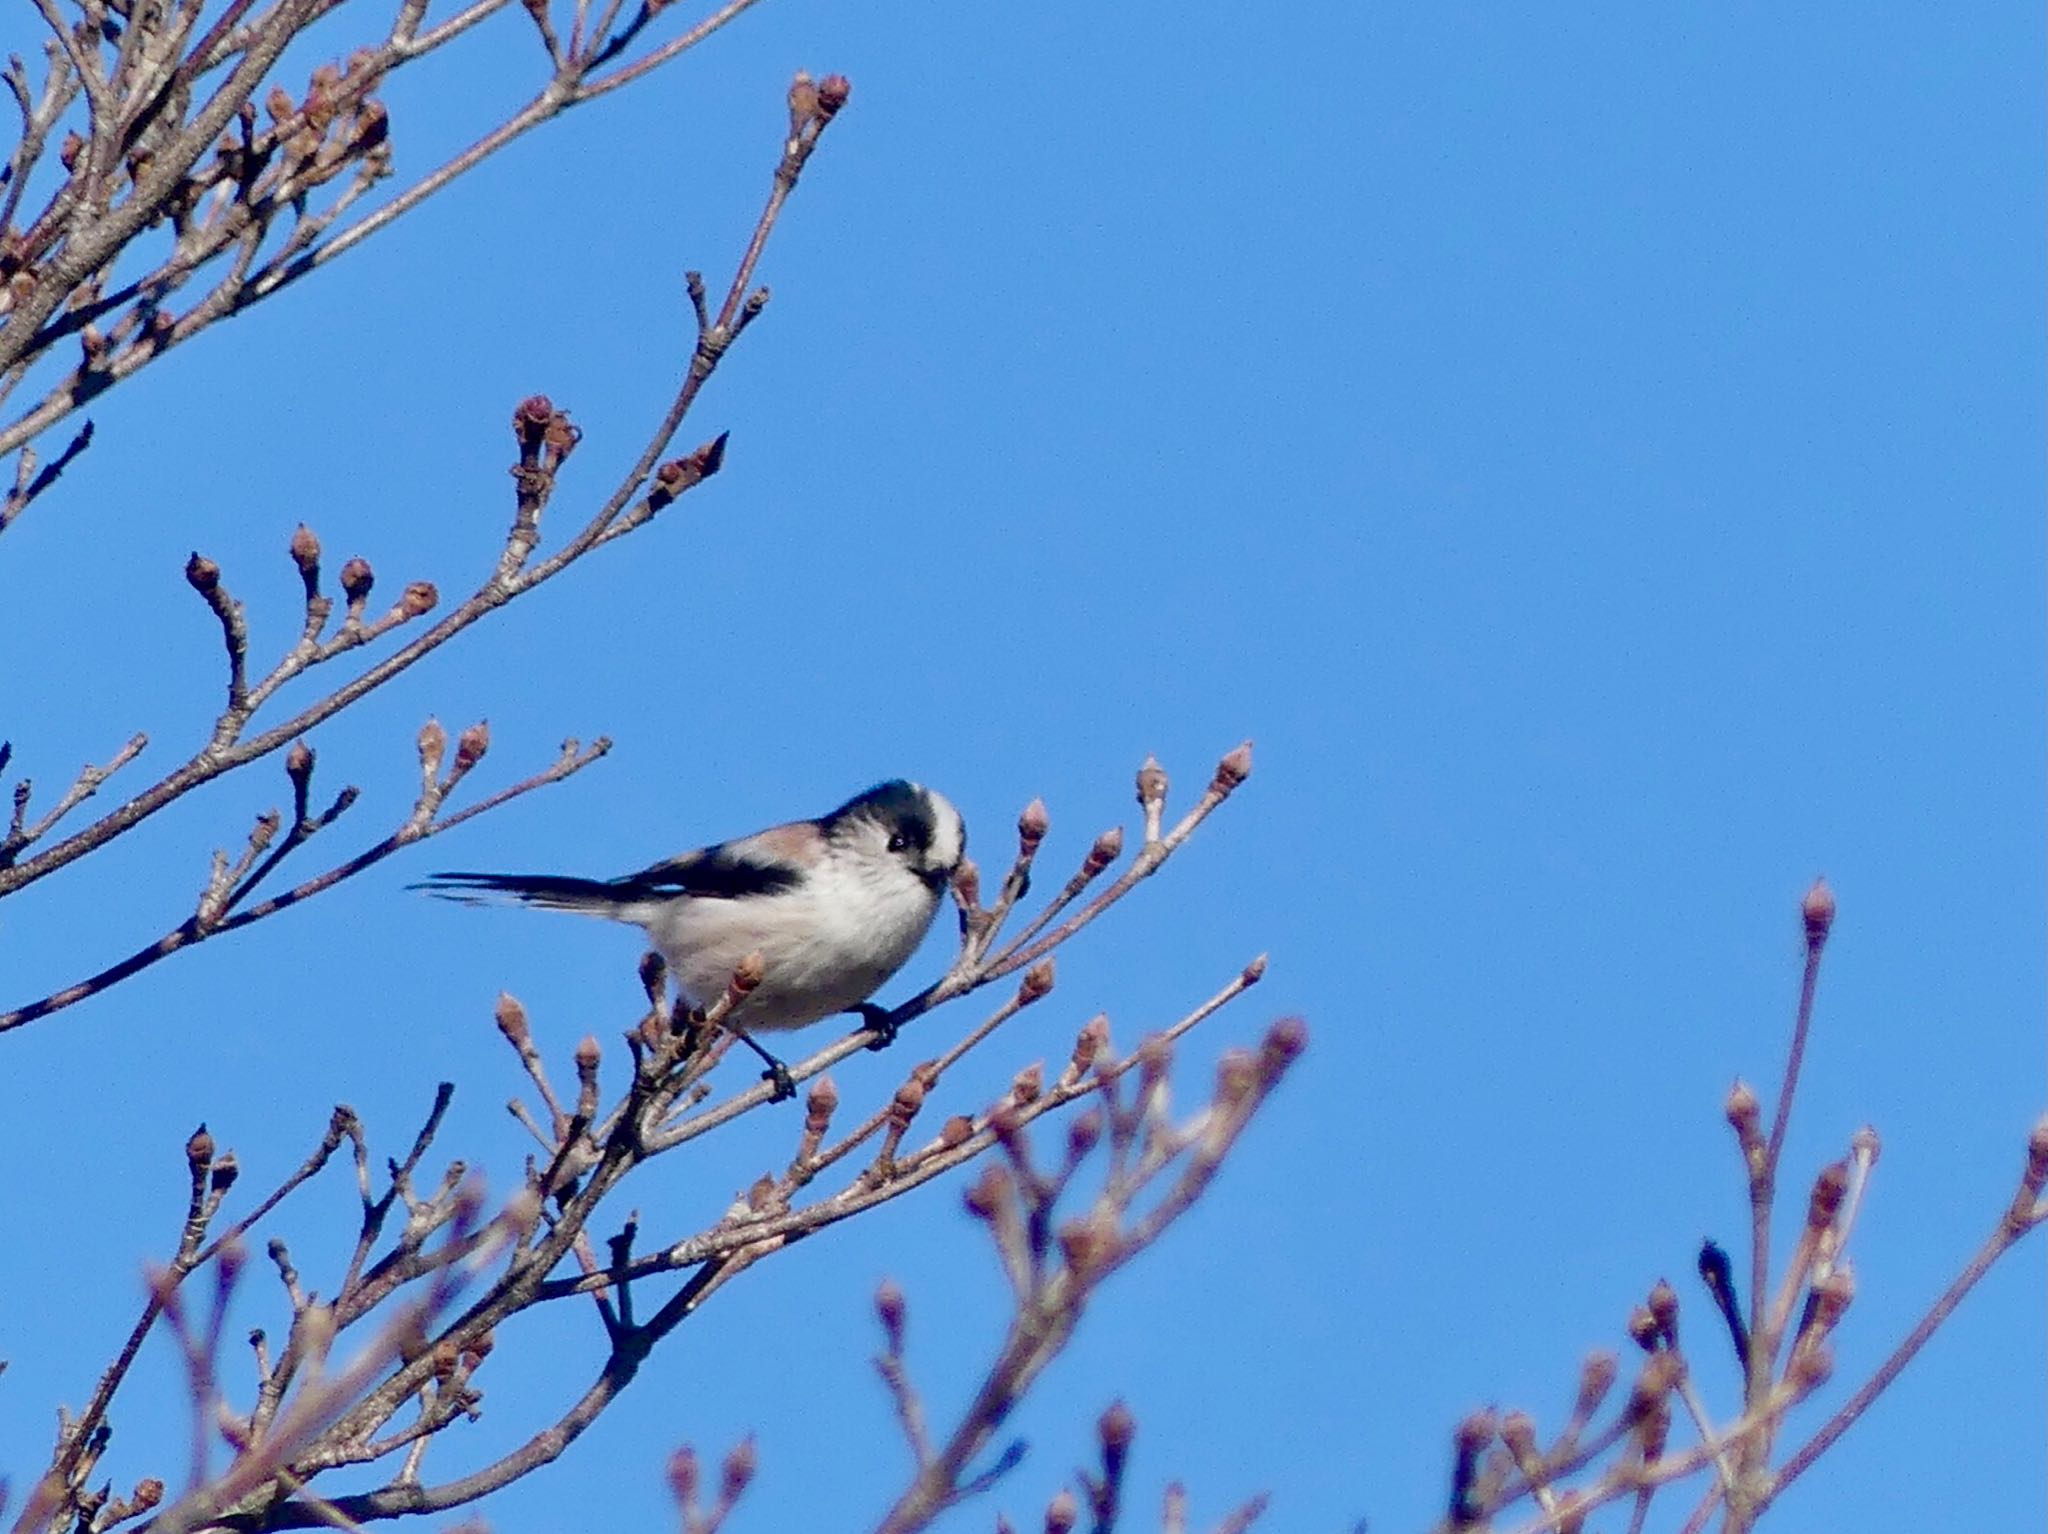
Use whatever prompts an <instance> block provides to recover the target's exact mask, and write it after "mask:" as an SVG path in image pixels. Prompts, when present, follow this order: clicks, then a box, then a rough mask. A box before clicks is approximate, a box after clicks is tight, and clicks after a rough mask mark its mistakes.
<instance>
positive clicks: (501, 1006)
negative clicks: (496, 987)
mask: <svg viewBox="0 0 2048 1534" xmlns="http://www.w3.org/2000/svg"><path fill="white" fill-rule="evenodd" d="M492 1016H493V1017H494V1018H496V1020H497V1024H498V1032H500V1033H502V1034H504V1035H505V1037H506V1038H507V1039H509V1040H511V1041H512V1043H514V1044H515V1045H517V1046H519V1048H521V1049H524V1048H525V1047H526V1046H527V1044H528V1043H529V1042H530V1041H531V1040H532V1038H533V1032H532V1030H531V1029H530V1028H528V1027H527V1025H526V1008H524V1007H523V1006H521V1005H520V1004H519V999H518V998H517V997H515V996H514V995H513V994H512V993H511V992H510V991H500V992H499V993H498V1004H497V1006H496V1007H495V1008H493V1009H492Z"/></svg>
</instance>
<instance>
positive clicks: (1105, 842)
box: [1081, 826, 1124, 879]
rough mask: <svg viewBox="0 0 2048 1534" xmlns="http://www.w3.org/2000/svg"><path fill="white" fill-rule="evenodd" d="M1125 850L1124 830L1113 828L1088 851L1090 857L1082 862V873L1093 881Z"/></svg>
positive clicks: (1097, 838)
mask: <svg viewBox="0 0 2048 1534" xmlns="http://www.w3.org/2000/svg"><path fill="white" fill-rule="evenodd" d="M1123 850H1124V828H1123V827H1122V826H1111V827H1110V828H1109V829H1108V830H1107V831H1104V832H1103V833H1102V834H1101V835H1100V836H1098V837H1096V838H1095V845H1094V846H1092V847H1090V848H1089V849H1088V856H1087V857H1086V858H1085V859H1083V860H1082V864H1081V871H1082V872H1083V873H1084V874H1086V875H1087V876H1088V877H1089V878H1091V879H1092V878H1094V877H1095V875H1097V874H1099V873H1101V872H1102V870H1103V869H1105V868H1107V867H1109V865H1110V864H1112V863H1114V862H1115V861H1116V860H1117V857H1118V855H1119V854H1121V853H1122V852H1123Z"/></svg>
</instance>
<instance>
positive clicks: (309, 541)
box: [291, 522, 320, 593]
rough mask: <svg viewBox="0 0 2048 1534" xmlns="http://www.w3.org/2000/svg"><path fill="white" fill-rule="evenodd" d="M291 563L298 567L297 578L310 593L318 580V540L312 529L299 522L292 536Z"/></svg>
mask: <svg viewBox="0 0 2048 1534" xmlns="http://www.w3.org/2000/svg"><path fill="white" fill-rule="evenodd" d="M291 549H292V563H293V564H295V565H297V566H298V567H299V576H300V578H301V579H302V580H304V581H305V583H306V590H307V591H308V592H309V593H310V592H311V591H312V589H313V586H314V584H315V583H316V582H317V581H318V580H319V579H320V540H319V539H318V538H317V537H315V536H314V534H313V529H311V528H310V527H308V526H306V524H305V523H303V522H301V523H300V524H299V526H298V531H296V532H294V533H293V534H292V543H291Z"/></svg>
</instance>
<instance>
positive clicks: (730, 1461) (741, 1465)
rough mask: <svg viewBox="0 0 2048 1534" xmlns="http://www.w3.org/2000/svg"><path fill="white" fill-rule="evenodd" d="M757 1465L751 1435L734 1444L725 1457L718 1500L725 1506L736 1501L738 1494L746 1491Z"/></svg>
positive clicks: (758, 1461)
mask: <svg viewBox="0 0 2048 1534" xmlns="http://www.w3.org/2000/svg"><path fill="white" fill-rule="evenodd" d="M759 1464H760V1460H759V1458H758V1456H757V1455H756V1454H755V1453H754V1440H753V1438H752V1436H751V1435H749V1436H748V1437H745V1438H742V1439H741V1440H740V1441H739V1442H738V1443H736V1444H734V1445H733V1447H732V1452H731V1453H730V1454H728V1455H726V1457H725V1467H724V1473H723V1475H721V1477H720V1478H719V1486H718V1498H719V1500H720V1501H721V1502H724V1503H725V1504H726V1505H727V1506H730V1505H731V1504H732V1503H734V1502H736V1501H738V1500H739V1495H740V1493H741V1492H743V1491H745V1490H746V1489H747V1483H748V1482H749V1481H751V1480H753V1478H754V1471H755V1469H756V1468H757V1467H758V1466H759Z"/></svg>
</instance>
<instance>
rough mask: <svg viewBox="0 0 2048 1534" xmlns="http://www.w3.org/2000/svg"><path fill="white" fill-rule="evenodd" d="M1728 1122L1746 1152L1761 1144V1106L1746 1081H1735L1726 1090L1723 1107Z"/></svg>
mask: <svg viewBox="0 0 2048 1534" xmlns="http://www.w3.org/2000/svg"><path fill="white" fill-rule="evenodd" d="M1723 1111H1724V1112H1725V1113H1726V1114H1727V1116H1728V1122H1729V1123H1730V1124H1731V1125H1733V1126H1734V1129H1735V1138H1736V1139H1737V1140H1738V1141H1740V1142H1741V1145H1742V1148H1743V1149H1744V1150H1745V1151H1747V1150H1749V1149H1751V1148H1752V1147H1760V1146H1762V1144H1763V1138H1764V1137H1763V1105H1762V1104H1761V1103H1759V1102H1758V1101H1757V1096H1756V1093H1755V1092H1754V1091H1752V1090H1751V1089H1750V1085H1749V1083H1748V1082H1746V1081H1737V1082H1736V1083H1735V1085H1734V1086H1732V1087H1730V1088H1729V1089H1728V1099H1727V1102H1726V1103H1725V1104H1724V1106H1723Z"/></svg>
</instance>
